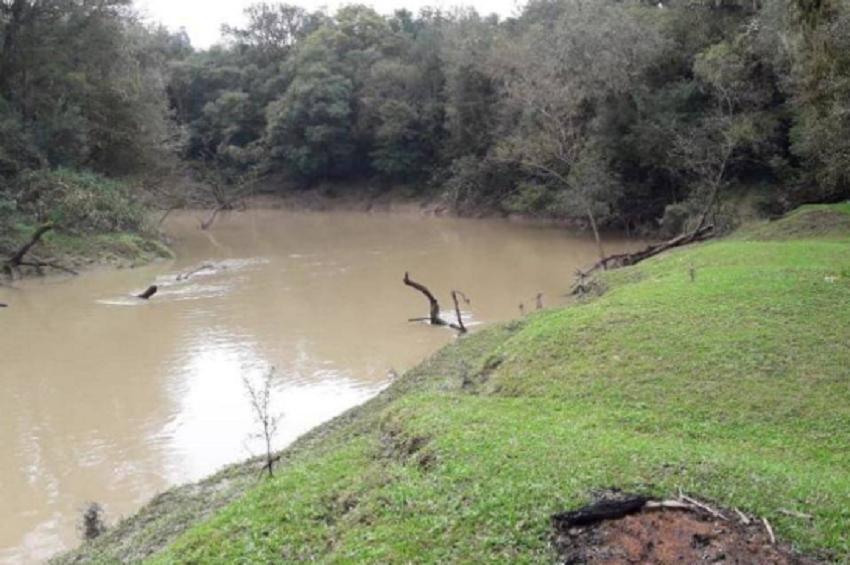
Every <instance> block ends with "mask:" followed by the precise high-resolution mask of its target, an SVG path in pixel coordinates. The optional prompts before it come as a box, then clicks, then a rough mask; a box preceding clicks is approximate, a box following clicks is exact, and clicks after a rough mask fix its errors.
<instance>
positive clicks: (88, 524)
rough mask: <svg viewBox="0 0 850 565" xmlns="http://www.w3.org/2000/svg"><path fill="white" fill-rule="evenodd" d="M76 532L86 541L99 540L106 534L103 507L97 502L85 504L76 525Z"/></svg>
mask: <svg viewBox="0 0 850 565" xmlns="http://www.w3.org/2000/svg"><path fill="white" fill-rule="evenodd" d="M77 530H78V531H79V533H80V537H82V538H83V539H84V540H86V541H90V540H93V539H96V538H99V537H100V536H102V535H103V534H104V533H105V532H106V519H105V513H104V510H103V506H101V505H100V504H98V503H97V502H88V503H86V506H85V508H83V513H82V516H80V522H79V524H77Z"/></svg>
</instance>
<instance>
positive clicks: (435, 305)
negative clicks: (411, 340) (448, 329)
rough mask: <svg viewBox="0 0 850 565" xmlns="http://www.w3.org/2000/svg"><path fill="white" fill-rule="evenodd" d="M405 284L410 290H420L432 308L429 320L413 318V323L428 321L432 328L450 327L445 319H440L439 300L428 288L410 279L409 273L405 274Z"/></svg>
mask: <svg viewBox="0 0 850 565" xmlns="http://www.w3.org/2000/svg"><path fill="white" fill-rule="evenodd" d="M404 284H405V285H407V286H409V287H410V288H414V289H416V290H418V291H419V292H421V293H422V294H423V295H425V298H427V299H428V304H429V307H430V314H429V317H428V318H413V319H411V320H410V321H411V322H420V321H423V320H428V321H429V322H431V325H432V326H448V325H449V324H448V322H446V321H445V320H444V319H442V318H441V317H440V303H439V302H437V299H436V298H435V297H434V295H433V294H432V293H431V291H430V290H428V287H426V286H425V285H423V284H420V283H418V282H416V281H414V280H412V279H411V278H410V274H409V273H404Z"/></svg>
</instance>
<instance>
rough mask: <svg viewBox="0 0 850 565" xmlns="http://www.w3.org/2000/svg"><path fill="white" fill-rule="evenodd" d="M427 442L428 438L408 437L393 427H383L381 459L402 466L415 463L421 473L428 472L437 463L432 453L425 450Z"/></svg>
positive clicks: (408, 435) (390, 425)
mask: <svg viewBox="0 0 850 565" xmlns="http://www.w3.org/2000/svg"><path fill="white" fill-rule="evenodd" d="M429 442H430V438H428V437H425V436H419V435H410V434H407V433H405V432H404V431H402V430H401V428H399V427H397V426H395V425H392V424H389V425H385V426H384V429H383V433H382V434H381V457H384V458H386V459H393V460H395V461H398V462H399V463H402V464H407V463H410V462H415V463H416V465H418V466H419V468H420V469H422V470H423V471H429V470H431V469H432V468H433V467H434V465H435V464H436V462H437V458H436V456H435V455H434V453H432V452H431V451H429V450H428V449H425V447H426V446H427V445H428V443H429Z"/></svg>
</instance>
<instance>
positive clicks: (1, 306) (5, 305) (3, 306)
mask: <svg viewBox="0 0 850 565" xmlns="http://www.w3.org/2000/svg"><path fill="white" fill-rule="evenodd" d="M8 307H9V305H8V304H3V303H2V302H0V308H8Z"/></svg>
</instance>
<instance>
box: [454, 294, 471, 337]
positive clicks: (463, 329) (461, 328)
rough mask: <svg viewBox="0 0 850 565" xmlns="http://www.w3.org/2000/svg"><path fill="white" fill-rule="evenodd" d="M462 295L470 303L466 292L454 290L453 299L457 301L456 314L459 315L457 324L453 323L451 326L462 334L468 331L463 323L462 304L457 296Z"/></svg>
mask: <svg viewBox="0 0 850 565" xmlns="http://www.w3.org/2000/svg"><path fill="white" fill-rule="evenodd" d="M458 296H460V297H462V298H463V301H464V302H466V303H467V304H469V298H467V297H466V295H465V294H464V293H462V292H461V291H459V290H453V291H452V300H453V301H454V303H455V314H456V315H457V324H451V327H452V328H454V329H456V330H457V331H459V332H460V333H462V334H465V333H466V332H467V329H466V326H464V325H463V316H462V315H461V313H460V304H459V303H458V300H457V297H458Z"/></svg>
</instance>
